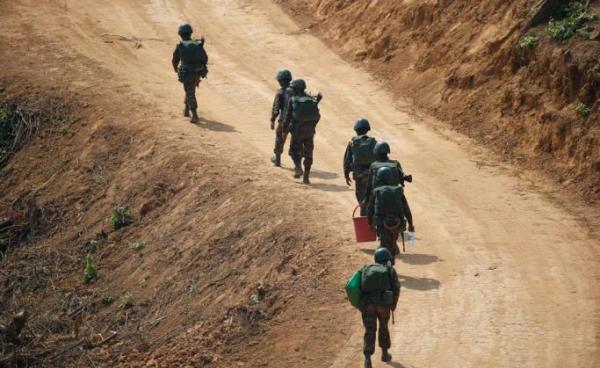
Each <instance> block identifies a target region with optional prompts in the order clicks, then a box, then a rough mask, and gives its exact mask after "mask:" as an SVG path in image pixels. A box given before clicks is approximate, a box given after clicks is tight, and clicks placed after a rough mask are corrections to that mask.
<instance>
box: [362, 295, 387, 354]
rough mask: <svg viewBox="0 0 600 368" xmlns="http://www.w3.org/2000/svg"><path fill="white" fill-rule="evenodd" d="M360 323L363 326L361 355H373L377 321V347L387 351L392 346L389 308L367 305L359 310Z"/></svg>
mask: <svg viewBox="0 0 600 368" xmlns="http://www.w3.org/2000/svg"><path fill="white" fill-rule="evenodd" d="M361 314H362V321H363V325H364V326H365V335H364V338H363V353H364V354H365V355H373V353H375V334H376V333H377V321H379V334H378V335H379V336H378V339H379V346H380V347H381V348H382V349H389V348H390V346H392V342H391V339H390V330H389V329H388V322H389V321H390V314H391V308H390V307H389V306H385V305H373V304H369V305H367V306H365V307H363V308H361Z"/></svg>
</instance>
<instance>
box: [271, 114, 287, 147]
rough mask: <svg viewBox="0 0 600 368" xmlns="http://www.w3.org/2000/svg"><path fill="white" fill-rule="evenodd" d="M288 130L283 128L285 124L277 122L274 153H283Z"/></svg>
mask: <svg viewBox="0 0 600 368" xmlns="http://www.w3.org/2000/svg"><path fill="white" fill-rule="evenodd" d="M287 136H288V132H286V131H284V130H283V124H281V122H280V123H277V129H275V149H274V150H273V153H275V154H276V155H281V154H282V153H283V146H284V145H285V141H286V139H287Z"/></svg>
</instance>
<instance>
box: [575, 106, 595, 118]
mask: <svg viewBox="0 0 600 368" xmlns="http://www.w3.org/2000/svg"><path fill="white" fill-rule="evenodd" d="M575 111H577V113H578V114H579V115H580V116H581V117H584V118H587V117H588V116H590V114H591V112H592V110H591V109H590V108H589V107H588V106H587V105H586V104H584V103H580V104H578V105H577V107H575Z"/></svg>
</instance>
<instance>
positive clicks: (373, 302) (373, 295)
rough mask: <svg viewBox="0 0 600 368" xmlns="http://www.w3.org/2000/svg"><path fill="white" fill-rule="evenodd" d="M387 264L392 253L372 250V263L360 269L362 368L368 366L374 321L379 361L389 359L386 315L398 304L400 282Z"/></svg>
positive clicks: (369, 363)
mask: <svg viewBox="0 0 600 368" xmlns="http://www.w3.org/2000/svg"><path fill="white" fill-rule="evenodd" d="M391 261H393V257H392V254H391V253H390V252H389V251H388V250H387V249H386V248H378V249H377V250H376V251H375V263H374V264H372V265H369V266H364V267H363V268H362V270H361V289H362V301H361V305H360V308H359V309H360V312H361V315H362V321H363V325H364V327H365V335H364V339H363V353H364V355H365V368H371V367H372V362H371V355H373V354H374V353H375V335H376V334H377V321H379V334H378V335H379V336H378V339H379V346H380V347H381V350H382V351H381V360H382V361H384V362H386V363H389V362H391V361H392V356H391V355H390V353H389V352H388V350H389V348H390V347H391V345H392V341H391V339H390V330H389V329H388V323H389V320H390V315H391V314H392V312H393V311H394V310H396V305H397V304H398V298H399V297H400V281H399V280H398V275H397V273H396V270H394V267H393V266H392V264H391Z"/></svg>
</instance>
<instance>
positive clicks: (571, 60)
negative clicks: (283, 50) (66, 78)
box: [279, 0, 600, 204]
mask: <svg viewBox="0 0 600 368" xmlns="http://www.w3.org/2000/svg"><path fill="white" fill-rule="evenodd" d="M279 3H281V4H282V6H283V7H284V8H285V9H287V10H288V11H289V12H290V13H291V14H292V15H293V16H294V17H295V19H296V20H297V21H298V22H299V23H301V25H302V26H303V27H304V28H306V29H308V30H310V31H311V32H314V33H315V34H317V35H320V36H322V37H323V38H324V39H325V41H326V42H328V43H329V44H331V45H333V46H334V47H336V48H337V49H338V50H339V51H340V52H341V53H342V54H343V55H345V56H346V57H347V58H348V59H350V60H354V61H355V62H357V63H361V64H363V65H364V67H366V68H367V69H369V70H370V71H372V72H374V73H375V74H376V75H377V76H378V77H380V78H381V79H383V80H385V81H386V85H387V86H389V87H390V88H391V89H392V90H393V91H395V92H396V93H397V94H399V95H402V96H408V97H411V98H412V99H414V101H415V102H416V103H417V104H418V105H420V106H421V107H424V108H426V109H429V110H430V111H431V112H432V113H433V114H434V115H435V116H436V117H438V118H439V119H440V120H442V121H447V122H448V123H450V124H452V126H454V127H455V128H456V129H458V130H459V131H461V132H463V133H466V134H467V135H469V136H471V137H474V138H476V139H477V140H478V141H480V142H482V143H484V144H485V145H486V146H489V147H491V148H493V149H494V150H495V151H496V152H498V153H500V154H502V155H504V156H505V157H507V158H509V159H510V160H511V161H513V162H518V163H520V164H522V165H524V166H525V167H529V168H536V169H541V170H542V171H544V172H546V173H547V175H548V177H550V178H551V179H552V180H551V182H552V183H556V185H557V186H560V187H561V188H563V189H567V190H569V191H572V192H574V193H577V194H578V195H579V196H580V197H581V198H583V199H584V200H586V201H587V202H588V203H596V204H597V203H598V200H599V199H600V112H599V110H600V109H599V103H598V99H599V97H600V64H599V63H598V60H600V22H599V21H598V20H595V17H594V16H593V14H600V3H599V2H598V1H587V2H585V1H582V2H580V3H579V4H580V5H582V6H585V5H586V4H587V5H588V8H587V10H585V11H583V12H579V13H578V14H575V16H573V17H572V18H573V19H572V20H573V21H572V22H571V23H568V22H570V21H571V20H569V19H567V18H568V16H567V12H568V11H567V10H566V9H564V2H557V1H543V2H540V1H537V0H519V1H503V0H494V1H467V0H461V1H441V0H440V1H378V0H357V1H343V0H318V1H317V0H308V1H304V0H302V1H300V0H280V1H279ZM574 3H576V2H571V6H573V7H577V6H579V5H577V4H574ZM577 3H578V2H577ZM576 12H577V11H576ZM552 17H554V18H555V19H557V20H559V21H558V22H555V23H554V26H553V27H549V24H550V19H551V18H552ZM577 22H579V23H577ZM574 24H577V25H575V26H573V25H574ZM572 31H573V34H572V35H571V34H570V32H572ZM551 33H552V35H551ZM560 38H566V39H565V40H557V39H560ZM375 123H376V122H375ZM563 193H564V191H563Z"/></svg>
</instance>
